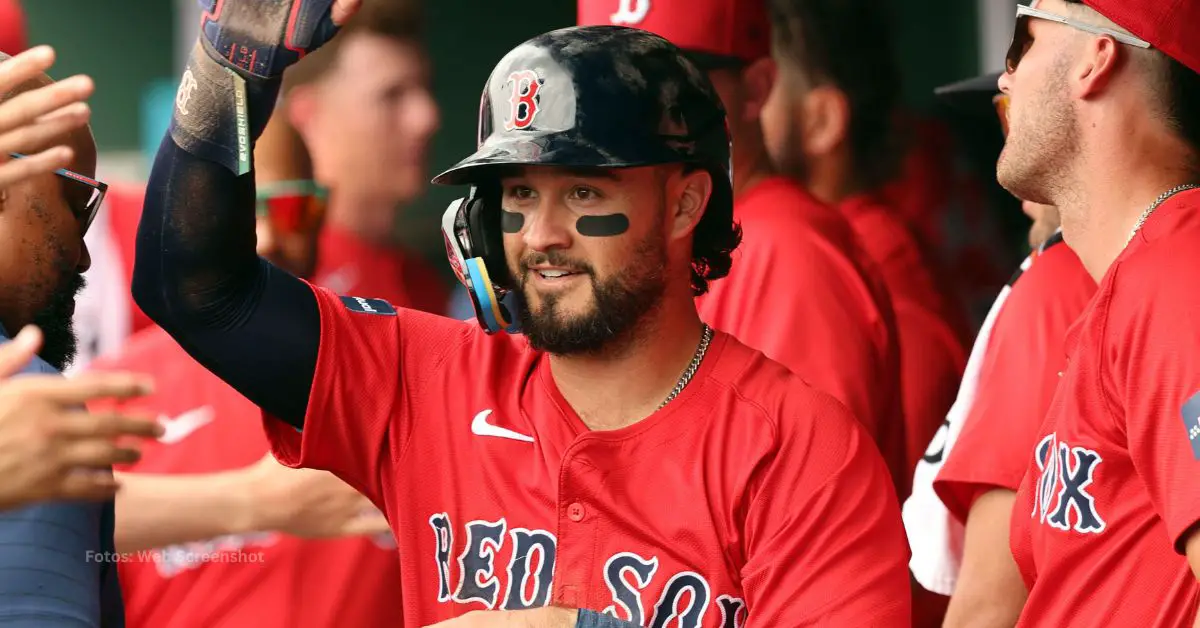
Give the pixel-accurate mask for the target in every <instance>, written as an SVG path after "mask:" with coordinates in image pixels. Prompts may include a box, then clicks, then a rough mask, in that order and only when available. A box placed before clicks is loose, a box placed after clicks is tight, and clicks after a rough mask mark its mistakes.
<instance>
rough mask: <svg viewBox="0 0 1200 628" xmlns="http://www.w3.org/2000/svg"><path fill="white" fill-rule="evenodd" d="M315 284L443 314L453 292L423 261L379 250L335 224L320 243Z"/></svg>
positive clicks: (395, 250)
mask: <svg viewBox="0 0 1200 628" xmlns="http://www.w3.org/2000/svg"><path fill="white" fill-rule="evenodd" d="M317 250H318V252H319V254H318V255H317V268H316V271H315V272H314V273H313V277H314V281H315V283H316V284H317V285H319V286H325V287H327V288H329V289H330V290H333V291H334V292H336V293H338V294H357V295H359V296H363V297H369V298H373V299H384V300H386V301H388V302H390V303H395V304H403V305H405V306H406V307H414V308H416V309H418V310H422V311H424V312H433V313H435V314H442V313H445V312H446V309H447V307H448V305H449V303H450V292H449V289H448V288H447V286H446V282H444V281H442V279H441V277H439V276H438V274H437V271H435V270H434V269H433V268H432V267H431V266H430V265H429V264H427V263H426V262H425V260H424V259H422V258H420V257H418V256H416V255H412V254H410V253H408V252H406V251H404V250H403V249H401V248H399V247H395V246H379V245H376V244H372V243H370V242H366V241H364V240H363V239H362V238H360V237H358V236H357V235H355V234H353V233H350V232H348V231H346V230H344V229H340V228H338V227H337V226H335V225H329V224H327V225H325V227H324V228H323V229H322V230H321V235H320V239H319V240H318V243H317Z"/></svg>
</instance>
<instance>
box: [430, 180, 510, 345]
mask: <svg viewBox="0 0 1200 628" xmlns="http://www.w3.org/2000/svg"><path fill="white" fill-rule="evenodd" d="M485 199H486V195H480V194H479V193H478V189H477V188H471V192H470V194H468V196H467V197H466V198H460V199H457V200H455V201H454V202H452V203H450V205H449V206H448V207H447V208H446V211H445V213H443V214H442V239H443V241H444V243H445V245H446V257H447V258H448V259H449V260H450V267H451V268H452V269H453V270H454V274H455V276H456V277H457V278H458V281H459V283H461V284H462V285H463V286H464V287H465V288H466V289H467V294H468V295H469V296H470V298H471V306H472V307H473V309H474V310H475V317H476V320H477V321H478V322H479V326H480V327H482V328H483V329H484V330H485V331H487V332H488V333H489V334H493V333H496V332H498V331H506V332H509V333H516V332H517V331H519V329H518V325H517V322H516V316H514V312H515V307H516V306H517V303H516V301H515V295H512V293H510V292H509V290H510V286H511V282H509V281H507V279H508V277H509V273H508V266H507V263H506V262H505V259H504V243H503V240H501V235H500V224H499V215H500V211H499V207H491V208H489V206H488V203H487V202H486V200H485ZM489 216H492V218H489ZM488 258H491V259H490V261H489V259H488ZM493 267H494V268H497V269H499V270H500V272H499V273H493V272H492V268H493ZM497 278H499V280H500V281H499V282H497ZM510 295H511V296H512V297H513V298H510V299H509V305H511V306H513V307H508V306H506V305H505V304H504V303H503V300H504V299H505V297H506V296H510Z"/></svg>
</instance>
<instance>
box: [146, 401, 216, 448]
mask: <svg viewBox="0 0 1200 628" xmlns="http://www.w3.org/2000/svg"><path fill="white" fill-rule="evenodd" d="M212 420H213V409H212V407H211V406H202V407H199V408H194V409H192V410H188V411H187V412H184V413H183V414H180V415H179V416H177V417H175V418H170V417H167V416H164V415H161V414H160V415H159V416H158V422H159V423H160V424H161V425H162V426H163V434H162V436H159V437H158V442H160V443H166V444H168V445H173V444H175V443H178V442H179V441H181V440H183V439H185V438H187V437H188V436H189V435H190V434H191V433H192V432H195V431H196V430H198V429H200V428H202V427H204V426H205V425H208V424H209V423H212Z"/></svg>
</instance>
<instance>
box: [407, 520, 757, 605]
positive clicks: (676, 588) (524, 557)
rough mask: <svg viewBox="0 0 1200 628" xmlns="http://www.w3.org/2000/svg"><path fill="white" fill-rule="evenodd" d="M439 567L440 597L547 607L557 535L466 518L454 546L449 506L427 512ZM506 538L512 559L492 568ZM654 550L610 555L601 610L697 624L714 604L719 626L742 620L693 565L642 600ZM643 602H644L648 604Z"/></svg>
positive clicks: (653, 568) (653, 570)
mask: <svg viewBox="0 0 1200 628" xmlns="http://www.w3.org/2000/svg"><path fill="white" fill-rule="evenodd" d="M429 526H430V528H431V529H432V531H433V539H434V554H435V560H436V561H437V567H438V602H457V603H460V604H468V603H472V602H482V603H483V604H485V605H487V607H488V608H489V609H492V610H520V609H526V608H537V607H541V606H545V605H547V604H548V603H549V601H550V592H551V588H552V586H553V581H554V557H555V550H556V543H557V540H556V539H555V537H554V534H552V533H550V532H547V531H546V530H530V529H526V528H520V527H515V528H509V524H508V522H507V521H506V520H505V519H503V518H501V519H499V520H498V521H479V520H475V521H470V522H468V523H467V524H466V525H465V526H464V533H465V540H464V541H463V542H462V543H461V548H462V549H461V551H459V552H457V554H456V553H455V549H456V547H455V542H454V523H453V522H452V521H451V518H450V516H449V515H448V514H447V513H444V512H440V513H437V514H434V515H432V516H430V517H429ZM505 543H511V544H512V548H511V549H512V552H511V558H510V559H509V561H508V565H507V567H506V568H505V569H504V577H503V578H501V576H500V574H499V573H498V570H497V567H498V565H497V564H496V562H495V557H496V555H497V554H498V553H499V552H500V549H501V546H502V545H503V544H505ZM452 560H456V561H457V565H458V578H456V579H452V578H451V561H452ZM658 570H659V561H658V558H657V557H655V556H649V557H646V556H640V555H638V554H636V553H633V552H620V553H617V554H614V555H612V556H611V557H609V558H608V560H607V561H605V563H604V573H603V574H600V575H601V576H602V577H603V579H604V583H605V584H606V585H607V586H608V590H609V591H610V592H611V593H612V602H613V603H612V605H611V606H609V607H607V608H605V609H604V612H605V613H606V614H608V615H612V616H613V617H616V618H618V619H622V620H624V621H628V622H632V623H635V624H637V625H639V626H650V627H652V628H659V627H662V626H666V625H668V623H669V622H671V621H672V620H675V623H674V624H672V625H674V626H678V627H679V628H694V627H698V626H701V625H702V620H703V617H704V614H705V611H706V610H707V609H708V606H709V604H714V603H715V604H717V605H718V608H719V609H720V612H721V627H722V628H737V627H740V626H743V625H744V616H745V608H746V603H745V601H744V600H742V599H741V598H739V597H734V596H731V595H720V596H717V597H716V599H715V600H714V598H713V594H712V589H711V587H710V586H709V583H708V580H707V579H705V577H704V576H702V575H700V574H698V573H696V572H694V571H681V572H679V573H675V574H671V575H670V576H669V577H668V578H667V581H666V585H665V586H664V587H663V589H662V594H661V595H659V597H658V599H657V600H656V601H655V600H647V599H644V598H643V597H642V591H643V590H644V589H645V588H646V587H647V586H649V585H650V583H651V581H653V580H654V579H655V578H663V577H664V576H665V574H659V573H658ZM648 603H649V605H648Z"/></svg>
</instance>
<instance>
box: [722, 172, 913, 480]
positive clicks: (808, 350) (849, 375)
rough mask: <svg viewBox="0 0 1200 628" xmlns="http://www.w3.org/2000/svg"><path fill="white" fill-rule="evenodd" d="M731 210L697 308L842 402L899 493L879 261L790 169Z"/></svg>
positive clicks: (892, 374)
mask: <svg viewBox="0 0 1200 628" xmlns="http://www.w3.org/2000/svg"><path fill="white" fill-rule="evenodd" d="M733 211H734V217H735V218H736V219H737V220H738V221H739V222H740V223H741V225H742V232H743V233H742V243H741V245H740V246H739V247H738V248H737V249H736V250H734V252H733V267H732V269H731V270H730V273H729V276H728V277H727V278H725V279H721V280H720V281H716V282H713V283H712V284H711V290H710V292H709V293H708V294H707V295H704V296H703V297H701V298H700V299H699V300H698V302H699V308H700V315H701V317H702V318H703V319H704V320H705V321H707V322H708V323H709V324H710V325H712V326H713V327H715V328H717V329H721V330H723V331H726V332H729V333H730V334H732V335H733V336H735V337H736V338H738V339H739V340H741V341H742V342H744V343H746V344H747V345H750V346H751V347H753V348H755V349H758V350H759V351H762V352H763V353H764V354H766V355H767V357H769V358H771V359H772V360H775V361H777V362H779V363H780V364H783V365H784V366H786V367H788V368H789V369H791V371H792V372H793V373H796V374H798V375H800V376H801V377H802V378H804V379H805V380H806V381H808V382H810V383H812V385H813V386H815V387H817V388H818V389H820V390H823V391H825V392H828V393H830V394H832V395H833V396H834V397H836V398H837V399H838V401H841V402H842V403H844V404H846V406H847V407H848V408H849V409H850V411H851V412H852V413H853V414H854V416H856V417H857V418H858V419H859V421H861V422H862V424H863V425H864V426H865V427H866V428H867V431H868V432H869V433H870V434H871V436H872V437H873V438H874V440H875V443H876V444H877V445H878V446H879V449H880V451H881V452H882V453H883V457H884V459H885V460H886V461H887V463H888V468H889V469H890V470H891V472H892V474H893V476H894V478H895V480H896V485H897V487H898V489H899V493H900V494H901V495H906V494H907V492H908V490H907V487H908V484H909V482H910V481H911V479H912V478H911V475H910V472H909V471H908V470H907V468H908V467H907V465H906V457H907V453H906V452H907V444H906V441H905V435H904V432H905V430H904V417H903V414H902V412H903V411H902V408H901V402H900V390H899V386H900V381H899V378H900V351H899V345H898V340H897V335H896V327H895V319H894V318H893V312H892V305H891V300H890V298H889V297H888V294H887V289H886V288H885V286H884V282H883V278H882V275H881V274H880V271H879V269H878V267H877V266H876V265H875V264H874V263H873V262H871V261H870V259H869V258H868V256H867V254H866V253H865V252H864V251H863V250H862V249H861V248H860V247H859V245H858V243H857V239H856V237H855V235H854V232H853V230H852V229H851V227H850V224H849V222H848V221H847V220H846V218H845V217H844V216H842V215H841V214H840V213H838V211H837V210H836V209H833V208H830V207H828V206H826V205H824V204H822V203H821V202H820V201H818V200H817V199H815V198H813V197H812V196H811V195H810V194H809V193H808V192H807V191H805V190H804V189H803V188H802V187H800V186H799V185H797V184H795V183H793V182H792V181H791V180H789V179H785V178H783V177H773V178H770V179H766V180H764V181H762V182H760V183H758V184H757V185H755V186H754V187H753V188H751V189H749V190H747V191H745V192H743V193H742V194H741V195H739V196H738V198H737V199H736V200H735V202H734V209H733Z"/></svg>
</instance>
